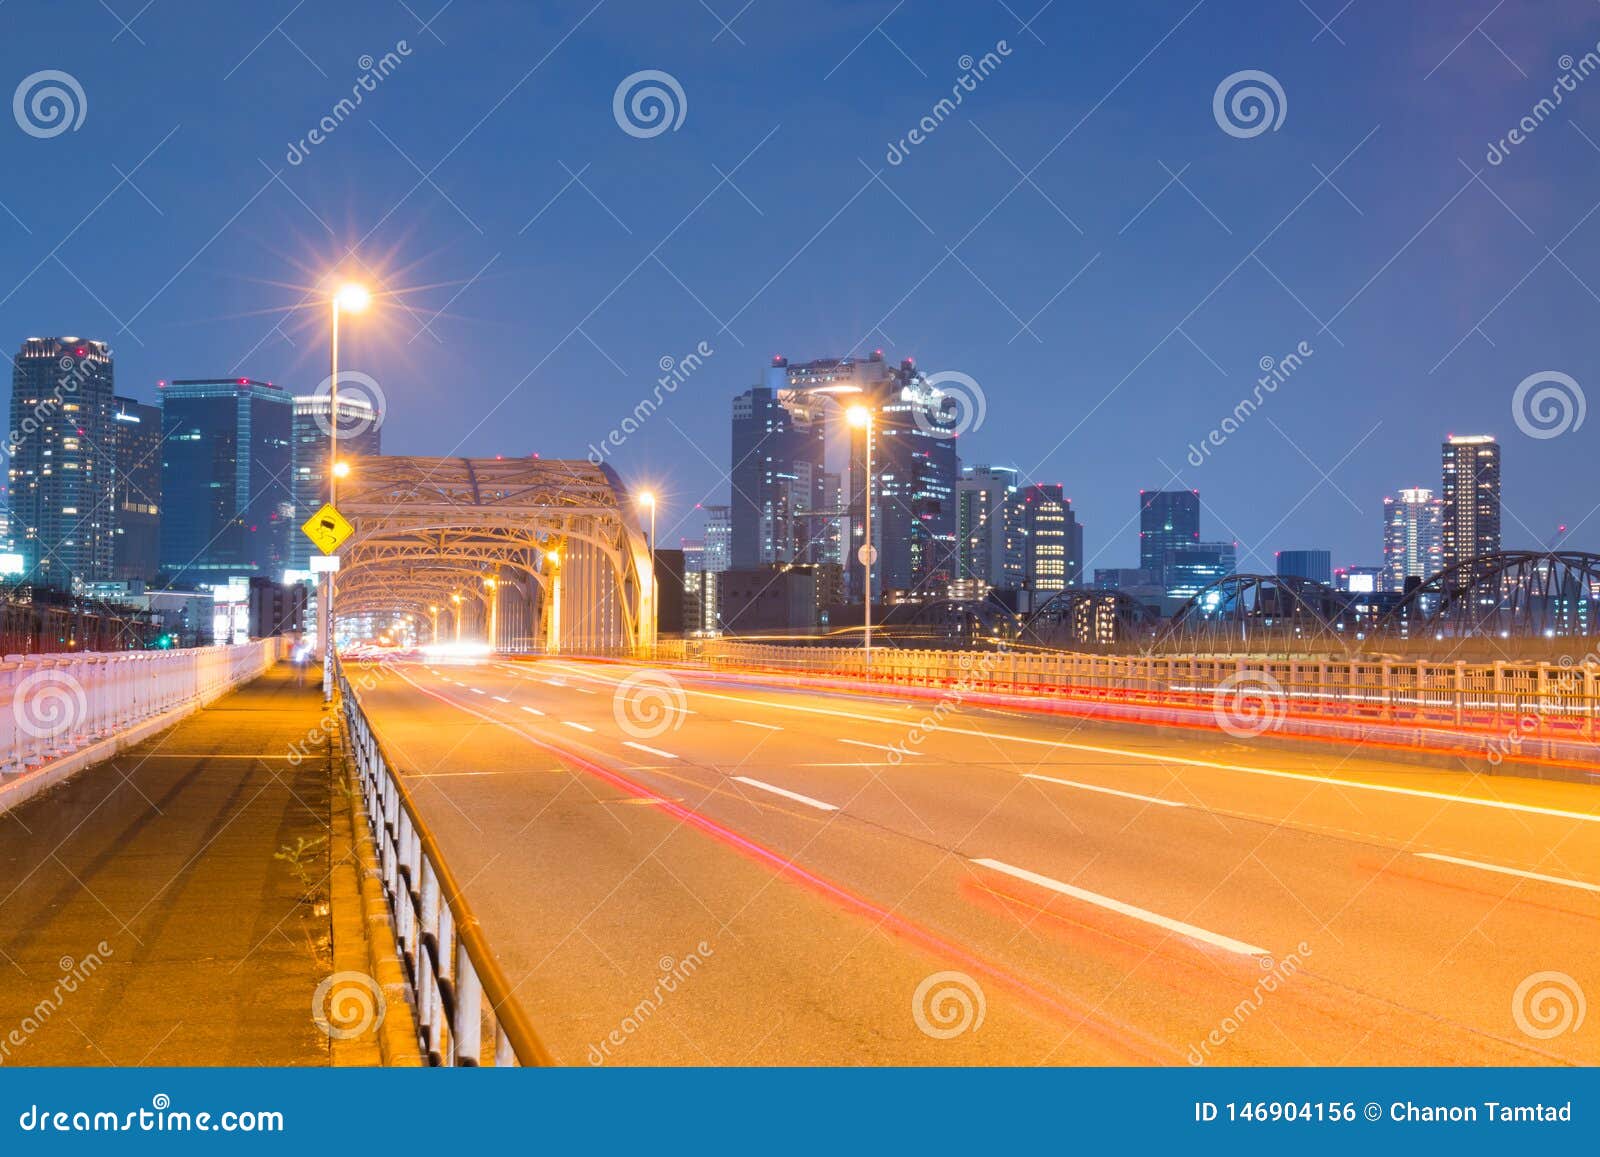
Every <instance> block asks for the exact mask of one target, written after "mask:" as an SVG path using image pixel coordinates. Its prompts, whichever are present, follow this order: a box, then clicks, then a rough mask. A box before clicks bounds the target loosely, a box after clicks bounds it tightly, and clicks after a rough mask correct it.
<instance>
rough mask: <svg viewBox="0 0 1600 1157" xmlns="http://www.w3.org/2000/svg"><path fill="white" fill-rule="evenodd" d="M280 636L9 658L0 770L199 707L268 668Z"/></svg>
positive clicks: (0, 679)
mask: <svg viewBox="0 0 1600 1157" xmlns="http://www.w3.org/2000/svg"><path fill="white" fill-rule="evenodd" d="M282 645H283V643H282V640H279V639H262V640H260V641H258V642H253V643H244V644H235V645H233V646H219V647H189V648H184V649H182V650H176V651H114V652H103V653H94V654H45V655H27V656H23V655H7V656H6V657H5V659H4V660H3V661H0V703H5V704H8V705H9V708H10V709H9V710H6V709H4V708H0V773H3V774H4V775H6V776H8V777H9V776H15V775H20V774H23V773H25V772H28V771H31V770H33V769H34V768H37V767H40V766H42V765H44V764H47V763H50V762H51V761H52V760H56V759H60V758H62V757H64V756H67V755H71V754H73V753H74V752H76V751H80V750H82V749H83V748H85V747H88V746H90V745H91V744H94V743H97V742H99V741H100V740H102V739H106V738H109V737H110V736H112V735H116V734H118V733H119V732H123V731H126V730H128V729H129V728H130V727H134V726H137V725H138V724H140V723H143V722H145V721H146V720H148V719H153V718H156V717H157V716H160V715H163V714H165V713H167V712H169V711H173V710H176V709H178V708H181V707H186V706H199V705H201V704H203V703H205V702H208V701H209V700H211V699H214V698H216V697H217V696H218V695H220V694H222V693H223V692H225V691H227V690H229V689H231V688H233V687H235V686H237V685H238V684H239V683H241V682H244V681H245V680H247V679H253V678H254V677H255V676H257V675H259V674H261V673H262V672H263V671H265V670H266V669H267V668H268V667H269V666H271V665H272V663H273V662H274V661H275V660H276V659H277V658H278V657H279V656H280V655H281V653H282V652H281V648H282Z"/></svg>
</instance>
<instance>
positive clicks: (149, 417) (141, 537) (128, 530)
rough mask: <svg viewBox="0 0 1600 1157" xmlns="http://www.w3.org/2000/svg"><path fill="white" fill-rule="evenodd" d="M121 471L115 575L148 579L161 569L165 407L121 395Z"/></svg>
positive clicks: (118, 400) (118, 405)
mask: <svg viewBox="0 0 1600 1157" xmlns="http://www.w3.org/2000/svg"><path fill="white" fill-rule="evenodd" d="M113 400H114V402H115V410H114V411H113V413H112V415H111V416H112V420H113V421H114V422H115V424H116V432H117V433H116V442H117V477H116V483H115V487H114V493H115V507H116V528H115V540H114V542H113V546H112V551H111V575H112V577H113V578H115V579H118V580H119V581H122V582H148V581H150V580H151V579H153V578H155V577H156V572H157V571H159V570H160V569H161V408H160V407H159V406H151V405H147V404H145V403H144V402H136V401H134V400H133V399H132V398H116V399H113Z"/></svg>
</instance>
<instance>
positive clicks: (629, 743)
mask: <svg viewBox="0 0 1600 1157" xmlns="http://www.w3.org/2000/svg"><path fill="white" fill-rule="evenodd" d="M622 746H624V747H631V748H633V749H634V750H635V751H643V752H646V753H648V754H650V755H659V756H661V757H662V758H663V759H677V758H678V757H677V756H676V755H673V754H672V752H670V751H662V750H661V749H660V748H659V747H646V746H645V745H644V744H642V743H635V742H634V741H633V740H631V739H624V740H623V741H622Z"/></svg>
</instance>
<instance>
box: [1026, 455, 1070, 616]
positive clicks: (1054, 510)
mask: <svg viewBox="0 0 1600 1157" xmlns="http://www.w3.org/2000/svg"><path fill="white" fill-rule="evenodd" d="M1017 506H1018V509H1019V510H1020V512H1021V522H1022V535H1023V543H1024V549H1025V556H1024V557H1025V561H1024V563H1023V585H1024V586H1025V587H1026V589H1027V590H1029V591H1031V592H1032V603H1033V607H1034V609H1038V608H1039V607H1041V606H1043V605H1044V604H1045V602H1046V601H1047V600H1048V599H1049V598H1050V596H1051V595H1053V594H1055V593H1056V592H1057V591H1064V590H1066V589H1067V588H1068V587H1069V586H1076V585H1077V584H1078V583H1079V582H1081V581H1082V579H1083V527H1082V526H1080V525H1079V524H1078V519H1077V516H1076V515H1074V514H1073V512H1072V500H1071V499H1070V498H1068V497H1066V495H1065V494H1064V493H1063V491H1062V487H1061V484H1060V483H1050V484H1046V483H1038V482H1036V483H1034V484H1033V485H1031V486H1025V487H1023V488H1022V491H1021V493H1020V494H1019V495H1018V503H1017Z"/></svg>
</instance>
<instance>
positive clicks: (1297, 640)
mask: <svg viewBox="0 0 1600 1157" xmlns="http://www.w3.org/2000/svg"><path fill="white" fill-rule="evenodd" d="M1348 606H1349V604H1348V600H1347V599H1346V598H1345V597H1344V596H1343V595H1341V594H1340V592H1338V591H1336V590H1334V589H1333V588H1332V587H1330V586H1328V585H1327V584H1325V583H1319V582H1316V581H1314V580H1312V579H1307V578H1293V577H1289V576H1286V575H1262V574H1231V575H1227V576H1226V577H1224V578H1220V579H1217V580H1216V581H1215V582H1213V583H1210V584H1209V585H1207V586H1204V587H1201V588H1200V590H1198V591H1196V592H1195V593H1194V594H1193V595H1192V596H1191V597H1190V598H1189V601H1188V602H1186V603H1184V605H1183V606H1182V607H1180V608H1179V609H1178V612H1177V613H1176V614H1175V615H1173V617H1172V619H1171V621H1170V622H1169V623H1168V624H1167V627H1166V629H1165V630H1164V631H1162V632H1161V634H1160V636H1159V637H1158V638H1157V639H1156V646H1157V648H1158V649H1160V650H1170V651H1195V652H1204V651H1238V650H1263V649H1265V650H1271V649H1274V648H1276V647H1283V648H1289V649H1303V648H1305V647H1306V646H1307V645H1308V644H1310V645H1317V644H1320V645H1325V646H1330V647H1336V648H1338V649H1341V650H1348V649H1350V648H1351V647H1353V646H1354V645H1355V643H1356V640H1355V638H1354V636H1353V634H1352V635H1350V636H1349V637H1347V635H1346V632H1345V631H1343V630H1342V629H1341V628H1342V627H1343V626H1344V625H1345V616H1346V612H1347V610H1348Z"/></svg>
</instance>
